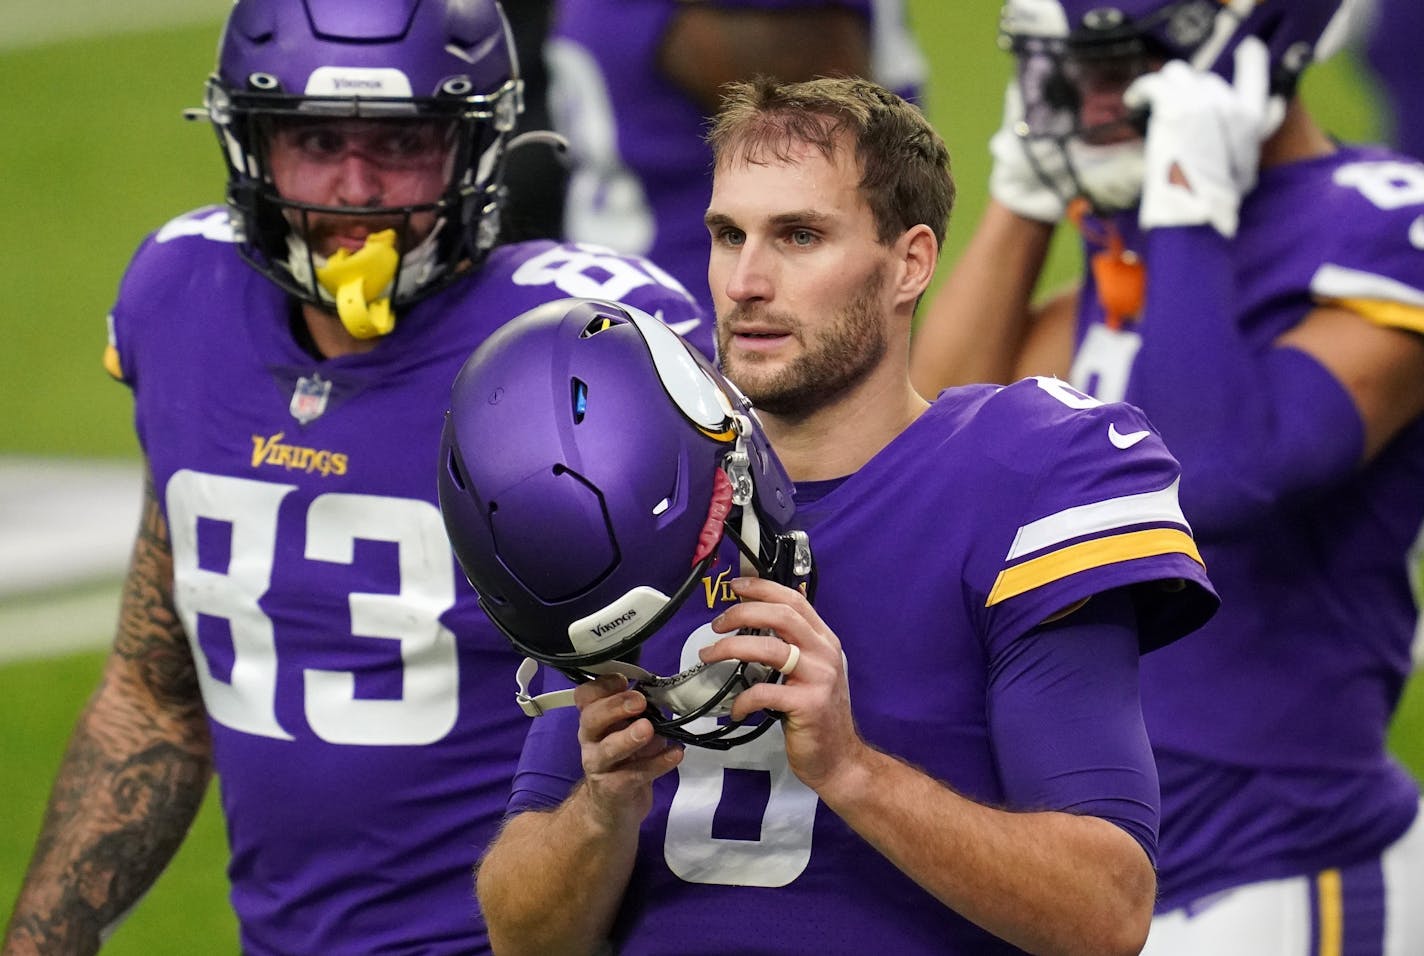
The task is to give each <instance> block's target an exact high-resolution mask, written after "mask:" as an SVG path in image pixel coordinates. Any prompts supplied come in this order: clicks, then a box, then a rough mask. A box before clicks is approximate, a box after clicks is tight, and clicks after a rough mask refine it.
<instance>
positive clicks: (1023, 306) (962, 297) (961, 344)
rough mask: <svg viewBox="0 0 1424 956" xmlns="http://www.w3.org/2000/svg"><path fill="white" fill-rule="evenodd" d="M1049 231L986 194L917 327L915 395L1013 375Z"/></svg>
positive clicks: (913, 371)
mask: <svg viewBox="0 0 1424 956" xmlns="http://www.w3.org/2000/svg"><path fill="white" fill-rule="evenodd" d="M1052 238H1053V226H1052V225H1050V224H1046V223H1041V222H1036V221H1034V220H1031V219H1026V218H1024V217H1022V216H1019V215H1017V214H1016V213H1013V212H1011V211H1010V210H1009V209H1008V208H1006V207H1005V206H1002V205H1000V204H999V203H998V202H995V201H992V200H991V201H990V203H989V205H988V208H987V209H985V212H984V216H983V218H981V219H980V221H979V224H978V226H976V227H975V230H974V235H973V236H972V237H971V238H970V240H969V245H968V246H967V247H966V248H965V250H964V253H963V254H962V255H961V256H960V258H959V260H958V261H957V262H956V263H955V264H954V268H953V270H952V271H951V272H950V274H949V276H948V277H946V279H945V280H944V284H943V285H942V286H941V287H940V288H939V290H938V291H937V292H936V294H935V297H934V301H933V302H931V303H930V307H929V309H928V310H927V311H926V312H925V314H924V316H923V317H922V318H921V320H920V322H919V324H918V326H917V327H916V329H915V335H914V340H913V343H912V346H911V354H910V372H911V378H912V379H913V380H914V383H915V387H916V389H918V390H919V392H920V394H922V395H925V396H927V397H933V396H934V395H935V394H936V393H937V392H938V391H939V390H940V389H942V388H946V387H949V386H951V385H965V384H969V383H973V382H999V383H1008V382H1011V381H1013V380H1014V379H1015V378H1016V377H1017V376H1016V375H1015V367H1016V363H1017V360H1018V354H1019V350H1020V349H1021V347H1022V345H1023V342H1024V339H1025V336H1026V335H1027V333H1028V329H1029V324H1030V316H1031V314H1032V313H1031V309H1030V301H1031V299H1032V297H1033V294H1034V289H1035V287H1036V285H1037V283H1038V277H1039V273H1040V272H1041V271H1042V269H1043V263H1044V260H1045V258H1046V256H1047V255H1048V248H1049V244H1050V242H1051V240H1052Z"/></svg>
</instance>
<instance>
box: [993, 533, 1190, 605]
mask: <svg viewBox="0 0 1424 956" xmlns="http://www.w3.org/2000/svg"><path fill="white" fill-rule="evenodd" d="M1159 554H1185V555H1186V556H1187V557H1189V558H1191V559H1192V560H1193V561H1195V562H1196V563H1197V564H1203V562H1202V559H1201V554H1200V552H1198V551H1197V545H1196V542H1195V541H1193V540H1192V536H1191V535H1189V534H1187V533H1186V532H1185V531H1182V530H1181V529H1179V528H1149V529H1147V530H1145V531H1129V532H1126V533H1124V534H1115V535H1112V536H1110V537H1106V538H1095V539H1093V540H1092V541H1083V542H1081V543H1079V544H1073V545H1069V546H1068V547H1066V548H1062V549H1060V550H1058V551H1053V552H1051V553H1049V554H1045V555H1043V556H1041V557H1037V558H1034V559H1033V560H1031V561H1025V562H1024V563H1023V564H1017V565H1014V566H1013V567H1012V568H1005V569H1004V570H1003V571H1000V572H999V577H998V579H997V580H996V581H995V582H994V587H993V589H992V590H991V591H990V592H989V599H988V600H987V601H985V602H984V606H985V607H993V606H994V605H995V604H998V603H1000V602H1002V601H1007V600H1008V599H1009V598H1012V597H1018V596H1019V595H1020V594H1024V593H1027V592H1029V591H1032V590H1033V589H1034V588H1037V587H1042V586H1043V585H1045V584H1049V583H1051V582H1053V581H1057V580H1059V579H1060V578H1066V577H1068V576H1069V575H1071V574H1077V573H1078V572H1079V571H1087V570H1089V569H1091V568H1097V567H1102V566H1104V565H1108V564H1117V563H1119V562H1122V561H1131V560H1133V559H1135V558H1150V557H1154V556H1156V555H1159Z"/></svg>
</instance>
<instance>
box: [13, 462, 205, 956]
mask: <svg viewBox="0 0 1424 956" xmlns="http://www.w3.org/2000/svg"><path fill="white" fill-rule="evenodd" d="M172 580H173V569H172V556H171V553H170V550H169V546H168V532H167V527H166V525H165V523H164V520H163V516H162V512H161V510H160V509H159V507H158V504H157V499H156V497H155V494H154V489H153V484H152V481H149V482H148V483H147V485H146V488H145V501H144V507H143V511H142V520H141V523H140V526H139V532H138V535H137V538H136V540H135V542H134V550H133V556H132V560H131V562H130V565H129V572H128V576H127V578H126V580H125V584H124V591H123V599H122V606H121V614H120V622H119V628H118V632H117V635H116V636H115V639H114V647H113V651H112V653H111V654H110V655H109V659H108V662H107V664H106V665H105V670H104V677H103V681H102V682H101V684H100V686H99V689H98V691H97V692H96V693H95V694H94V697H93V698H92V699H91V700H90V702H89V704H88V705H87V706H86V707H85V709H84V712H83V714H82V715H81V716H80V719H79V723H78V726H77V727H76V728H75V731H74V734H73V735H72V737H71V740H70V745H69V749H68V751H67V753H66V754H65V757H64V760H63V763H62V764H61V767H60V771H59V775H58V777H57V778H56V780H55V784H54V788H53V791H52V792H51V795H50V801H49V806H48V809H47V810H46V813H45V820H44V823H43V826H42V829H41V832H40V836H39V839H38V841H37V843H36V846H35V852H34V857H33V859H32V861H31V863H30V868H29V871H28V873H27V874H26V877H25V882H24V885H23V886H22V887H21V890H20V894H19V897H18V899H17V901H16V904H15V909H14V913H13V915H12V917H11V922H10V929H9V933H8V935H7V938H6V945H5V953H6V954H18V953H39V952H42V953H51V952H66V953H70V952H74V953H80V952H92V951H94V950H96V949H97V948H98V946H99V942H100V933H101V932H102V931H103V930H104V929H105V928H106V927H108V926H109V925H110V924H112V923H113V922H114V920H115V919H117V918H118V917H119V916H120V915H122V914H123V913H124V912H125V911H126V910H127V909H128V908H129V907H130V906H132V905H133V903H134V902H135V901H137V900H138V898H139V897H140V896H141V895H142V894H143V893H144V891H145V890H147V889H148V887H149V886H151V885H152V884H153V881H154V880H155V879H156V878H157V877H158V874H159V873H160V872H161V871H162V870H163V867H164V866H165V865H166V864H167V863H168V860H169V859H170V858H171V857H172V855H173V853H174V851H175V850H176V849H177V848H178V845H179V844H180V843H181V842H182V840H183V836H184V834H186V833H187V831H188V826H189V824H191V822H192V820H193V817H194V815H195V814H196V813H197V811H198V807H199V805H200V804H201V802H202V798H203V793H204V791H205V790H206V789H207V784H208V779H209V776H210V775H211V741H210V738H209V735H208V725H207V718H206V715H205V713H204V710H203V706H202V700H201V695H200V693H199V689H198V679H197V673H196V670H195V667H194V662H193V657H192V653H191V651H190V649H189V647H188V643H187V639H186V637H185V636H184V632H183V629H182V626H181V625H180V623H179V621H178V615H177V613H176V612H175V610H174V608H173V603H172Z"/></svg>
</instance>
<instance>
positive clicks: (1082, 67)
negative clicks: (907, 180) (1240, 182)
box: [1000, 0, 1358, 212]
mask: <svg viewBox="0 0 1424 956" xmlns="http://www.w3.org/2000/svg"><path fill="white" fill-rule="evenodd" d="M1357 5H1358V0H1343V2H1342V0H1007V2H1006V3H1005V4H1004V7H1003V10H1002V14H1001V17H1000V45H1001V46H1002V47H1004V48H1005V49H1007V50H1010V51H1011V52H1013V53H1014V55H1015V57H1016V59H1017V67H1018V82H1017V91H1018V94H1019V97H1020V101H1019V106H1020V108H1021V110H1022V120H1021V122H1019V123H1018V124H1017V126H1016V127H1015V132H1017V134H1018V135H1019V137H1020V139H1021V140H1022V142H1023V145H1024V148H1025V149H1026V150H1027V153H1028V156H1029V159H1030V161H1031V162H1032V163H1033V165H1034V167H1035V168H1036V169H1037V170H1038V172H1039V175H1040V176H1041V177H1042V178H1043V179H1044V181H1045V182H1047V183H1048V184H1049V185H1050V186H1052V187H1053V188H1054V189H1055V191H1057V192H1058V193H1059V195H1060V196H1061V197H1062V198H1064V199H1072V198H1074V197H1075V196H1078V195H1082V196H1085V197H1086V198H1087V199H1088V200H1089V201H1090V202H1091V203H1092V204H1093V205H1094V206H1095V207H1096V208H1097V209H1098V210H1099V211H1103V212H1111V211H1114V210H1118V209H1125V208H1130V207H1131V206H1133V205H1135V204H1136V202H1137V199H1138V197H1139V194H1140V189H1141V169H1142V163H1141V140H1140V134H1141V133H1142V132H1143V131H1144V130H1145V129H1146V123H1147V117H1146V115H1145V114H1142V113H1136V114H1134V113H1131V112H1128V111H1126V110H1125V109H1124V110H1122V111H1121V112H1119V113H1117V114H1116V115H1108V116H1104V115H1102V114H1101V113H1098V112H1097V111H1094V110H1091V109H1089V108H1088V107H1087V105H1086V104H1085V100H1086V99H1087V98H1088V97H1089V96H1090V95H1091V94H1085V93H1084V90H1085V89H1087V88H1091V87H1094V86H1096V87H1098V88H1100V89H1109V90H1116V92H1117V93H1118V94H1120V93H1121V91H1122V90H1123V89H1125V88H1126V86H1127V85H1128V84H1129V83H1130V82H1131V81H1132V80H1133V79H1134V78H1136V76H1138V75H1140V74H1141V73H1143V72H1146V71H1147V70H1150V69H1155V68H1156V67H1157V66H1159V65H1161V64H1162V63H1164V62H1166V61H1167V60H1185V61H1187V62H1188V63H1191V64H1192V65H1193V66H1195V67H1197V68H1198V69H1203V70H1207V69H1209V70H1213V71H1215V72H1217V73H1219V74H1221V75H1222V76H1223V77H1225V78H1226V79H1228V80H1230V79H1231V78H1232V72H1233V63H1234V57H1235V51H1236V47H1237V46H1238V45H1239V44H1240V42H1241V41H1242V40H1243V39H1245V38H1246V37H1248V36H1254V37H1257V38H1259V39H1260V40H1261V41H1262V42H1263V43H1265V45H1266V48H1267V50H1268V52H1269V55H1270V63H1271V71H1272V72H1271V92H1272V94H1274V95H1278V96H1285V97H1288V96H1290V95H1291V94H1292V93H1293V92H1294V90H1295V86H1296V83H1297V81H1298V80H1299V78H1300V74H1301V73H1302V72H1303V71H1304V70H1305V68H1306V67H1307V66H1308V65H1309V64H1310V63H1312V62H1314V61H1315V60H1317V59H1324V58H1325V57H1327V56H1329V55H1331V54H1332V53H1334V52H1335V50H1336V49H1338V47H1339V46H1340V45H1341V44H1342V42H1343V40H1344V38H1345V35H1346V34H1347V32H1348V27H1347V24H1348V22H1349V20H1350V18H1351V16H1352V15H1353V14H1354V13H1355V10H1354V8H1355V7H1356V6H1357Z"/></svg>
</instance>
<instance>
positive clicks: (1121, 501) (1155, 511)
mask: <svg viewBox="0 0 1424 956" xmlns="http://www.w3.org/2000/svg"><path fill="white" fill-rule="evenodd" d="M1180 483H1181V479H1180V478H1178V479H1176V480H1174V481H1173V482H1172V483H1171V484H1170V485H1168V486H1167V487H1165V488H1163V489H1162V490H1161V491H1148V492H1144V493H1143V494H1140V495H1123V496H1122V497H1120V498H1108V499H1107V500H1106V501H1095V502H1093V503H1092V504H1089V505H1077V506H1075V507H1072V508H1065V509H1064V510H1062V511H1060V512H1058V513H1057V514H1051V515H1049V516H1048V517H1046V518H1039V519H1038V520H1037V521H1032V522H1029V523H1028V524H1026V525H1024V526H1023V527H1021V528H1019V531H1018V534H1016V535H1014V543H1013V546H1012V547H1011V548H1009V553H1008V555H1007V556H1006V557H1005V558H1004V560H1005V561H1013V560H1014V559H1015V558H1021V557H1023V556H1024V555H1026V554H1032V553H1034V552H1035V551H1042V550H1043V549H1044V548H1051V547H1053V546H1054V545H1058V544H1062V543H1063V542H1065V541H1071V540H1072V539H1074V538H1081V537H1083V536H1084V535H1089V534H1098V533H1101V532H1104V531H1113V530H1116V529H1119V528H1127V527H1131V526H1132V525H1139V524H1149V523H1154V522H1162V521H1167V522H1171V523H1172V524H1176V525H1180V526H1181V527H1183V528H1186V529H1187V531H1188V532H1190V531H1191V526H1190V525H1188V524H1187V519H1186V518H1185V517H1183V515H1182V507H1181V505H1180V504H1178V502H1177V486H1178V485H1179V484H1180Z"/></svg>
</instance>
